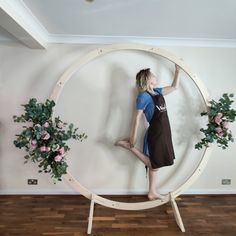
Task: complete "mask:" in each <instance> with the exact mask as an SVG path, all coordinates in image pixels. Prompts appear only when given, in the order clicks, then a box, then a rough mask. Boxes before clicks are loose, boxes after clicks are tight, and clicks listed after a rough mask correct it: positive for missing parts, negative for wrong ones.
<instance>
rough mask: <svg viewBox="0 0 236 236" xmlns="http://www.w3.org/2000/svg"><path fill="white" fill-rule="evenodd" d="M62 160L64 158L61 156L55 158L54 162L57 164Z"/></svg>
mask: <svg viewBox="0 0 236 236" xmlns="http://www.w3.org/2000/svg"><path fill="white" fill-rule="evenodd" d="M61 159H62V156H60V155H57V156H55V157H54V161H56V162H59V161H61Z"/></svg>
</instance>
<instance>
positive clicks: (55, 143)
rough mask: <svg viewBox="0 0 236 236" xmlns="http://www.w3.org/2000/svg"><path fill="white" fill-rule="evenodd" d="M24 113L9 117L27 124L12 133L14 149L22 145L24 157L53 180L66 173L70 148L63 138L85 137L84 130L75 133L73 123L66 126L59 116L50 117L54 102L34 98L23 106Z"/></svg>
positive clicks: (81, 138) (76, 138)
mask: <svg viewBox="0 0 236 236" xmlns="http://www.w3.org/2000/svg"><path fill="white" fill-rule="evenodd" d="M22 106H23V107H24V108H25V113H24V114H23V115H21V116H13V119H14V122H21V123H27V124H28V126H23V131H22V132H21V133H20V134H18V135H16V136H17V139H16V140H14V144H15V146H16V147H17V148H20V149H21V148H23V149H25V151H26V152H27V153H28V154H27V155H26V156H25V157H24V158H25V162H24V163H27V162H28V161H29V160H31V161H33V162H37V163H39V165H38V167H39V168H40V170H39V172H43V171H44V172H45V173H49V174H50V175H51V177H52V178H53V179H54V183H55V182H56V180H59V181H61V176H62V175H64V174H66V173H67V171H66V170H67V167H68V165H67V163H66V155H67V154H68V151H69V150H70V148H69V146H68V145H67V144H66V141H67V140H69V139H75V140H78V141H83V140H84V139H85V138H87V135H85V133H82V134H78V133H77V131H78V128H74V125H73V124H70V125H67V123H65V122H62V121H61V120H60V118H59V117H55V118H54V119H52V113H53V107H54V106H55V102H54V101H53V100H52V101H51V100H48V99H47V100H46V102H45V103H37V100H36V99H35V98H32V99H30V100H29V102H28V103H27V104H25V105H22Z"/></svg>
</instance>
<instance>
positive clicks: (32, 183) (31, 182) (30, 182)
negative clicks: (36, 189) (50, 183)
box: [28, 179, 38, 185]
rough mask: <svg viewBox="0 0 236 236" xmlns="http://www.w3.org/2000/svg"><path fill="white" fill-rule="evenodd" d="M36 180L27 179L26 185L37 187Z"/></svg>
mask: <svg viewBox="0 0 236 236" xmlns="http://www.w3.org/2000/svg"><path fill="white" fill-rule="evenodd" d="M37 184H38V180H37V179H28V185H37Z"/></svg>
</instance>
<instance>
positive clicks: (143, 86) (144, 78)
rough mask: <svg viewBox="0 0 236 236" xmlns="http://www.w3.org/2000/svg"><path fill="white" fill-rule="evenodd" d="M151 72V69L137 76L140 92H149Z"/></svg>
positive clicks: (143, 70)
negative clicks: (148, 83)
mask: <svg viewBox="0 0 236 236" xmlns="http://www.w3.org/2000/svg"><path fill="white" fill-rule="evenodd" d="M150 75H151V70H150V68H147V69H142V70H140V71H139V72H138V73H137V75H136V86H137V88H138V90H139V91H146V90H147V82H148V79H149V78H150Z"/></svg>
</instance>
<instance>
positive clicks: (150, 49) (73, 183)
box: [50, 44, 212, 210]
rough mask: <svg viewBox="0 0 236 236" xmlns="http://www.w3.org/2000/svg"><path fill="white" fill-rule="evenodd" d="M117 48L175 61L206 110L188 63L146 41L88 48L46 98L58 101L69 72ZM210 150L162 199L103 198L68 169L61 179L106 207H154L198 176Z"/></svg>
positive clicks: (204, 93)
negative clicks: (121, 199)
mask: <svg viewBox="0 0 236 236" xmlns="http://www.w3.org/2000/svg"><path fill="white" fill-rule="evenodd" d="M118 50H140V51H146V52H149V53H153V54H156V55H159V56H162V57H164V58H166V59H168V60H169V61H171V62H173V63H176V64H177V65H179V66H180V67H181V68H182V70H184V71H185V72H186V73H187V74H188V75H189V77H190V78H191V79H192V80H193V82H194V83H195V85H196V87H197V88H198V90H199V92H200V94H201V96H202V98H203V100H204V103H205V106H206V110H207V106H208V102H209V100H210V98H209V94H208V92H207V89H206V87H205V86H204V84H203V83H202V81H201V80H200V79H199V78H198V77H197V76H196V75H195V74H193V73H192V72H191V70H190V69H189V67H188V66H187V65H186V64H185V63H184V62H183V60H181V59H180V58H177V57H176V56H174V55H172V54H171V53H169V52H167V51H165V50H163V49H160V48H157V47H153V46H149V45H143V44H113V45H108V46H104V47H99V48H97V49H95V50H93V51H91V52H89V53H88V54H86V55H85V56H83V57H82V58H80V59H79V60H78V61H76V62H75V63H73V64H72V65H71V66H70V67H69V68H68V69H67V70H66V71H65V72H64V74H63V75H62V76H61V78H60V79H59V80H58V82H57V83H56V86H55V87H54V89H53V92H52V94H51V96H50V99H52V100H54V101H55V102H56V103H57V101H58V98H59V96H60V94H61V92H62V89H63V87H64V85H65V84H66V82H67V81H68V80H69V79H70V78H71V76H72V75H73V74H74V73H75V72H76V71H78V70H79V69H80V68H81V67H82V66H84V65H85V64H87V63H88V62H90V61H92V60H93V59H95V58H97V57H99V56H101V55H105V54H107V53H110V52H113V51H118ZM211 152H212V146H210V147H208V148H205V150H204V153H203V155H202V157H201V160H200V162H199V164H198V166H197V167H196V169H195V170H194V171H193V173H192V174H191V175H190V176H189V178H188V179H187V180H186V181H185V182H184V183H183V184H181V185H180V186H179V187H178V188H177V189H175V190H174V191H172V192H170V193H169V194H166V195H165V198H164V200H159V199H158V200H155V201H146V202H138V203H125V202H117V201H112V200H109V199H106V198H104V197H101V196H98V195H97V194H95V193H92V192H91V191H90V190H88V189H87V188H85V187H84V186H83V185H81V184H80V183H79V181H77V180H76V179H75V178H74V177H73V176H72V175H71V174H70V173H67V174H66V175H65V177H64V178H65V179H66V180H67V181H68V183H69V184H70V185H71V186H72V187H73V188H74V189H76V190H77V191H78V192H79V193H80V194H82V195H83V196H84V197H86V198H88V199H90V200H94V201H95V202H96V203H99V204H101V205H103V206H106V207H110V208H115V209H120V210H143V209H149V208H153V207H157V206H160V205H163V204H165V203H167V202H169V201H171V199H174V198H176V197H177V196H179V195H180V194H181V193H183V192H184V191H185V190H186V189H187V188H188V187H189V186H190V185H191V184H193V183H194V181H196V179H197V178H198V177H199V175H200V174H201V172H202V171H203V170H204V168H205V166H206V164H207V162H208V160H209V157H210V154H211Z"/></svg>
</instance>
